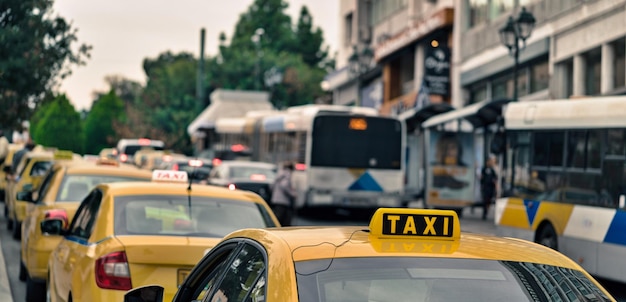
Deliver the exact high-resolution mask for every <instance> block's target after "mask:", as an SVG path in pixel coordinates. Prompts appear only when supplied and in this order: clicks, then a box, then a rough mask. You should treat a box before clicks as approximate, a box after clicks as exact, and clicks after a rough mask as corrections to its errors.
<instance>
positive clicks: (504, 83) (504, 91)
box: [491, 74, 513, 99]
mask: <svg viewBox="0 0 626 302" xmlns="http://www.w3.org/2000/svg"><path fill="white" fill-rule="evenodd" d="M512 87H513V79H512V77H511V75H509V74H507V75H506V76H504V77H500V78H497V79H494V80H493V83H492V84H491V96H492V97H493V98H494V99H497V98H505V97H507V96H508V95H509V93H508V90H509V89H511V91H512Z"/></svg>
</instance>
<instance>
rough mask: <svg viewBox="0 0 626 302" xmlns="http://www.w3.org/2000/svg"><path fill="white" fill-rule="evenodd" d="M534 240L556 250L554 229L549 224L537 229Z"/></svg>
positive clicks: (556, 242)
mask: <svg viewBox="0 0 626 302" xmlns="http://www.w3.org/2000/svg"><path fill="white" fill-rule="evenodd" d="M535 242H537V243H539V244H541V245H545V246H547V247H549V248H551V249H553V250H557V251H558V241H557V236H556V231H555V230H554V227H553V226H552V225H551V224H546V225H544V226H543V227H542V228H541V230H539V232H538V233H537V237H536V241H535Z"/></svg>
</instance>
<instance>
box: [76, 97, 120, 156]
mask: <svg viewBox="0 0 626 302" xmlns="http://www.w3.org/2000/svg"><path fill="white" fill-rule="evenodd" d="M125 117H126V114H125V108H124V102H123V101H122V99H121V98H119V97H118V96H117V95H116V93H115V91H114V90H113V89H111V90H110V91H109V93H107V94H105V95H102V96H101V97H100V98H99V99H98V100H96V101H95V102H94V103H93V105H92V106H91V110H90V111H89V114H88V115H87V118H86V119H85V138H88V140H85V148H84V150H85V153H88V154H98V153H99V152H100V150H102V149H103V148H109V147H113V146H115V144H116V143H117V141H118V140H119V139H120V138H122V137H120V136H118V135H117V134H116V133H115V129H114V126H113V125H114V124H115V123H116V122H120V123H123V122H124V120H125Z"/></svg>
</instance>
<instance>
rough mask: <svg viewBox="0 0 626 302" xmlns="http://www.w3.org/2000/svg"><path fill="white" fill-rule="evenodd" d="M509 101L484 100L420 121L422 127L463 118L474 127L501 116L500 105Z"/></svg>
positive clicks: (484, 124)
mask: <svg viewBox="0 0 626 302" xmlns="http://www.w3.org/2000/svg"><path fill="white" fill-rule="evenodd" d="M509 102H511V99H496V100H486V101H482V102H480V103H476V104H472V105H469V106H465V107H463V108H459V109H456V110H452V111H449V112H446V113H442V114H439V115H436V116H433V117H432V118H430V119H428V120H427V121H425V122H424V123H422V127H423V128H430V127H434V126H437V125H441V124H445V123H448V122H451V121H456V120H460V119H465V120H467V121H468V122H470V123H471V124H472V126H473V127H474V129H476V128H479V127H484V126H488V125H491V124H493V123H495V122H497V121H498V118H499V117H500V116H502V107H503V106H504V105H506V104H508V103H509Z"/></svg>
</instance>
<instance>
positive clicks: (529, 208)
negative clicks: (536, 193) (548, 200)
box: [524, 199, 539, 226]
mask: <svg viewBox="0 0 626 302" xmlns="http://www.w3.org/2000/svg"><path fill="white" fill-rule="evenodd" d="M524 206H525V207H526V217H527V218H528V224H529V225H530V226H532V225H533V222H535V216H536V215H537V210H538V209H539V202H538V201H535V200H531V199H524Z"/></svg>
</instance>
